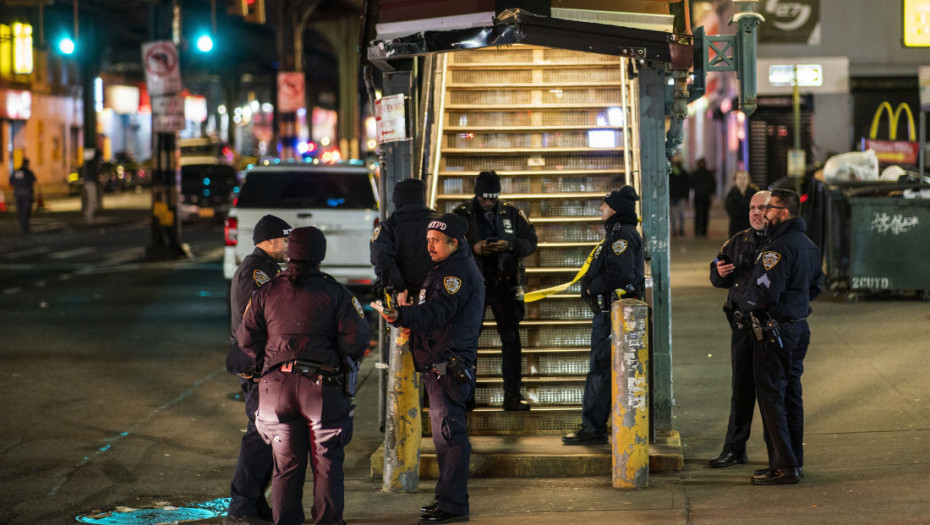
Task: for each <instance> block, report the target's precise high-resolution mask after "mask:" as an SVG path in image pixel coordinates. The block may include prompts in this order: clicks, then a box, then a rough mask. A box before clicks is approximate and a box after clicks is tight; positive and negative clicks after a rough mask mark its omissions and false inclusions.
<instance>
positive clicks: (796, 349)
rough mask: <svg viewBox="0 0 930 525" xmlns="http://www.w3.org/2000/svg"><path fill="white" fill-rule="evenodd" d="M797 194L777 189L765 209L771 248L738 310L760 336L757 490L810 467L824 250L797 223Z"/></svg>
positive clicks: (756, 355)
mask: <svg viewBox="0 0 930 525" xmlns="http://www.w3.org/2000/svg"><path fill="white" fill-rule="evenodd" d="M799 206H800V203H799V199H798V194H797V193H795V192H793V191H791V190H774V191H772V196H771V199H770V200H769V203H768V204H767V205H766V212H765V217H766V219H767V220H768V235H769V242H768V244H766V245H765V246H764V247H763V248H762V250H761V253H760V254H759V256H758V258H757V259H756V263H755V269H754V270H753V273H752V277H751V279H750V282H749V284H748V289H747V291H746V293H745V294H744V295H743V297H742V298H741V299H740V302H739V308H740V310H741V311H742V314H743V316H744V318H748V319H749V320H750V326H751V327H752V331H753V338H754V340H755V342H754V344H753V372H754V377H755V382H756V397H757V398H758V400H759V411H760V412H761V414H762V421H763V423H764V424H763V428H764V429H765V444H766V447H767V448H768V453H769V466H768V468H764V469H759V470H757V471H756V472H755V473H754V475H753V477H752V483H753V485H783V484H793V483H798V482H799V481H800V479H801V477H802V476H803V474H802V471H801V467H802V466H803V464H804V450H803V441H804V406H803V400H802V397H801V373H802V372H803V370H804V365H803V363H804V356H805V354H806V353H807V346H808V344H809V343H810V328H809V327H808V324H807V316H808V315H809V314H810V312H811V307H810V302H811V301H812V300H814V299H815V298H816V297H817V296H818V295H820V291H821V288H822V286H823V272H822V271H821V265H820V250H819V249H818V248H817V246H816V245H815V244H814V243H813V242H811V240H810V238H808V237H807V235H806V234H805V230H806V224H805V222H804V219H802V218H800V217H798V216H797V215H798V208H799Z"/></svg>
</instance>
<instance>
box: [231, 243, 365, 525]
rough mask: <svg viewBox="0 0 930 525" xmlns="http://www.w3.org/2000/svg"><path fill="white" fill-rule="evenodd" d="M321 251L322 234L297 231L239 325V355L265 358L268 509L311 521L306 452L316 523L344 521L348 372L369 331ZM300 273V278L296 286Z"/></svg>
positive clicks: (261, 412) (282, 520)
mask: <svg viewBox="0 0 930 525" xmlns="http://www.w3.org/2000/svg"><path fill="white" fill-rule="evenodd" d="M320 243H322V246H323V248H322V253H321V252H320V250H319V249H318V247H319V245H320ZM311 253H312V254H315V255H314V256H313V257H310V256H308V254H311ZM324 255H325V238H324V237H323V234H322V232H320V231H319V230H318V229H316V228H313V227H306V228H297V229H295V230H293V231H292V232H291V235H290V242H289V245H288V257H289V258H290V259H291V264H290V266H289V268H288V270H287V271H286V272H285V273H283V274H281V275H280V276H278V277H277V278H275V279H273V280H272V281H271V282H270V283H268V284H266V285H264V286H263V287H262V288H261V289H260V290H259V291H258V293H257V294H256V295H255V296H254V297H253V298H252V301H251V303H250V305H249V307H248V309H247V310H246V314H245V317H244V318H243V320H242V324H241V325H240V326H239V330H238V332H237V337H238V341H239V345H240V347H241V348H242V350H243V352H245V353H246V354H247V355H248V356H250V357H251V358H252V359H253V360H256V361H257V360H259V359H261V360H262V361H263V363H264V364H263V372H262V377H261V381H260V383H259V389H260V395H259V408H258V412H257V414H256V426H257V427H258V430H259V432H260V433H261V435H262V437H263V438H264V439H265V441H266V442H268V443H270V444H271V446H272V449H273V454H274V464H275V470H274V476H273V478H272V482H271V483H272V491H273V493H274V498H273V504H272V509H273V511H274V519H275V523H277V524H279V525H281V524H296V523H303V522H304V520H305V516H304V512H303V504H302V499H303V498H302V496H303V487H304V478H305V476H306V469H307V462H308V452H309V454H310V455H311V456H312V459H311V461H310V464H311V467H312V469H313V507H312V510H311V518H312V520H313V522H314V523H318V524H336V523H342V512H343V507H344V481H343V460H344V458H345V451H344V447H345V446H346V445H347V444H348V443H349V441H350V440H351V438H352V412H353V407H352V406H351V404H350V402H351V395H354V385H353V384H351V382H352V381H351V380H352V378H351V377H348V376H347V375H346V373H347V372H353V371H357V363H358V361H360V360H361V358H362V356H363V355H364V353H365V351H366V350H367V348H368V345H369V335H370V334H369V327H368V322H367V321H366V320H365V315H364V312H363V311H362V307H361V304H359V302H358V300H357V299H356V298H355V297H354V296H353V295H352V294H351V292H349V291H348V290H347V289H346V288H345V287H344V286H342V285H340V284H339V283H338V282H336V280H335V279H333V278H332V277H330V276H328V275H326V274H324V273H322V272H320V271H319V269H318V263H319V262H320V261H321V260H322V259H323V256H324ZM295 261H304V262H307V263H312V265H310V264H307V265H304V263H302V262H295ZM298 274H299V275H301V276H302V279H303V280H302V281H299V282H298V283H297V284H294V283H292V282H291V279H293V278H294V276H295V275H298ZM308 444H309V451H308Z"/></svg>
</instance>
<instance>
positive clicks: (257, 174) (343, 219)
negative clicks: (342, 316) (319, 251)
mask: <svg viewBox="0 0 930 525" xmlns="http://www.w3.org/2000/svg"><path fill="white" fill-rule="evenodd" d="M377 188H378V182H377V180H376V175H375V173H374V171H373V170H371V169H369V168H368V167H367V166H366V165H365V164H363V163H361V162H359V161H354V162H346V163H340V164H318V163H315V164H309V163H307V164H304V163H299V162H293V163H290V162H281V163H277V164H269V165H263V166H255V167H253V168H251V169H249V170H247V171H246V172H244V174H243V181H242V185H241V186H240V187H239V194H238V196H237V198H236V203H235V205H234V206H233V208H232V209H231V210H230V212H229V216H228V217H227V218H226V227H225V228H224V230H225V237H226V249H225V252H224V256H223V275H224V276H225V277H226V278H227V279H232V276H233V273H234V272H235V271H236V267H237V266H238V265H239V263H240V262H241V261H242V259H244V258H245V257H246V256H247V255H249V254H250V253H252V251H253V250H254V249H255V245H254V244H253V243H252V230H253V229H254V228H255V224H256V223H257V222H258V220H259V219H261V218H262V217H263V216H265V215H267V214H271V215H274V216H276V217H280V218H281V219H284V220H285V221H287V223H288V224H290V225H291V227H293V228H299V227H301V226H316V227H317V228H319V229H320V230H322V231H323V233H324V234H325V235H326V259H325V260H324V261H323V263H322V265H321V270H322V271H324V272H326V273H328V274H330V275H332V276H333V277H335V278H336V279H337V280H338V281H339V282H340V283H342V284H344V285H346V286H350V287H358V288H367V287H368V286H370V285H371V284H372V283H373V282H374V280H375V273H374V269H373V268H372V266H371V262H370V258H369V252H368V242H369V239H370V238H371V232H372V230H373V229H374V227H375V226H376V225H377V223H378V203H379V199H378V190H377Z"/></svg>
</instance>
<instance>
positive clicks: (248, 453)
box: [227, 379, 274, 516]
mask: <svg viewBox="0 0 930 525" xmlns="http://www.w3.org/2000/svg"><path fill="white" fill-rule="evenodd" d="M239 382H240V384H241V386H242V392H243V395H244V396H245V413H246V415H247V416H248V417H249V424H248V426H247V427H246V430H245V435H243V436H242V442H241V443H240V444H239V460H238V461H237V462H236V471H235V473H234V474H233V480H232V484H231V485H230V487H229V496H230V501H229V510H228V511H227V514H229V515H230V516H264V515H267V514H270V513H271V508H270V507H269V506H268V502H267V501H266V500H265V487H267V486H268V483H269V482H270V481H271V471H272V468H273V467H274V461H273V459H272V457H271V445H269V444H267V443H265V441H264V440H263V439H262V436H261V435H260V434H259V433H258V430H256V429H255V411H256V410H258V385H256V384H255V383H253V382H251V381H247V380H245V379H240V380H239Z"/></svg>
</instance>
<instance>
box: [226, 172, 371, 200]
mask: <svg viewBox="0 0 930 525" xmlns="http://www.w3.org/2000/svg"><path fill="white" fill-rule="evenodd" d="M238 206H239V207H240V208H330V209H340V210H357V209H375V208H377V205H376V203H375V196H374V191H373V189H372V186H371V182H370V180H369V178H368V173H367V172H348V171H336V170H333V171H329V170H325V169H320V170H287V169H281V170H268V171H261V170H253V171H252V172H250V173H249V174H248V175H247V176H246V180H245V184H244V185H243V186H242V190H241V191H240V195H239V203H238Z"/></svg>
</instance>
